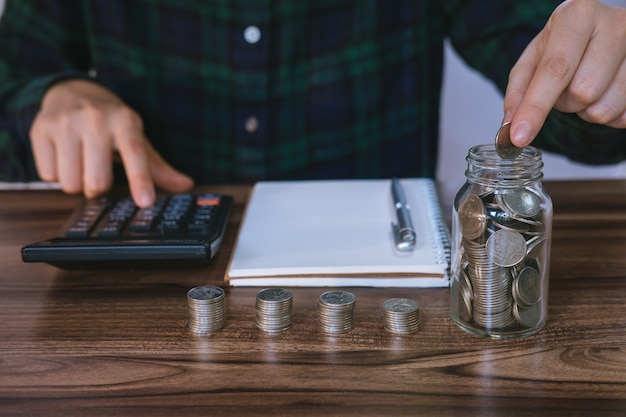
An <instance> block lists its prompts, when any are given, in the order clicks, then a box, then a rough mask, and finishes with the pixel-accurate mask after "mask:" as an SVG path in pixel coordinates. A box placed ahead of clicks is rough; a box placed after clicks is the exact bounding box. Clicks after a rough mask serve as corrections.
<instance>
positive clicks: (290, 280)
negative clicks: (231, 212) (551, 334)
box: [226, 178, 450, 287]
mask: <svg viewBox="0 0 626 417" xmlns="http://www.w3.org/2000/svg"><path fill="white" fill-rule="evenodd" d="M400 182H401V184H402V186H403V188H404V192H405V195H406V198H407V200H408V203H409V204H410V207H411V217H412V220H413V225H414V227H415V230H416V232H417V242H416V246H415V249H414V250H413V251H410V252H401V251H399V250H398V249H396V247H395V244H394V238H393V232H392V227H391V223H392V222H394V223H395V222H396V214H395V211H394V208H393V201H392V197H391V180H322V181H276V182H274V181H271V182H269V181H268V182H259V183H257V184H255V186H254V189H253V191H252V194H251V196H250V200H249V202H248V206H247V208H246V211H245V214H244V218H243V222H242V225H241V228H240V230H239V235H238V237H237V243H236V246H235V250H234V252H233V255H232V258H231V260H230V264H229V267H228V269H227V272H226V280H227V281H229V283H230V285H233V286H263V287H267V286H310V287H318V286H369V287H445V286H448V283H449V280H448V271H449V258H450V256H449V248H450V245H449V233H448V229H447V227H446V225H445V222H444V220H443V215H442V210H441V205H440V204H439V199H438V196H437V192H436V188H435V185H434V182H433V181H432V180H430V179H425V178H411V179H402V180H401V181H400Z"/></svg>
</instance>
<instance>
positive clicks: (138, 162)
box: [114, 123, 155, 207]
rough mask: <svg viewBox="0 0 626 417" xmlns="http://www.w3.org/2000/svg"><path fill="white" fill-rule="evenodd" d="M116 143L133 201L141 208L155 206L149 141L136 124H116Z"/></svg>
mask: <svg viewBox="0 0 626 417" xmlns="http://www.w3.org/2000/svg"><path fill="white" fill-rule="evenodd" d="M114 141H115V144H116V147H117V150H118V152H119V155H120V158H121V159H122V163H123V165H124V169H125V171H126V176H127V178H128V185H129V187H130V193H131V195H132V196H133V200H134V201H135V203H136V204H137V205H138V206H139V207H149V206H151V205H152V204H154V199H155V191H154V182H153V181H152V176H151V175H150V166H149V162H148V159H149V158H148V151H147V147H146V143H147V140H146V138H145V137H144V134H143V130H142V129H141V128H140V125H139V126H138V125H137V124H135V123H119V124H116V128H115V130H114Z"/></svg>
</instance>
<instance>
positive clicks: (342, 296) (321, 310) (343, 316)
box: [317, 291, 356, 333]
mask: <svg viewBox="0 0 626 417" xmlns="http://www.w3.org/2000/svg"><path fill="white" fill-rule="evenodd" d="M355 305H356V296H355V295H354V294H352V293H350V292H347V291H327V292H325V293H323V294H322V295H320V299H319V302H318V304H317V318H318V326H319V328H320V330H321V331H322V332H324V333H346V332H348V331H350V330H352V327H353V322H354V307H355Z"/></svg>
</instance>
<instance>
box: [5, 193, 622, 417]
mask: <svg viewBox="0 0 626 417" xmlns="http://www.w3.org/2000/svg"><path fill="white" fill-rule="evenodd" d="M546 188H547V189H548V191H549V193H550V194H551V196H552V198H553V201H554V207H555V209H554V212H555V215H554V233H553V246H552V265H551V281H550V298H549V318H548V323H547V325H546V327H545V328H544V329H543V330H542V331H540V332H539V333H538V334H536V335H534V336H531V337H527V338H523V339H514V340H504V341H503V340H490V339H482V338H478V337H476V336H472V335H470V334H467V333H465V332H463V331H461V330H460V329H459V328H458V327H457V326H456V325H454V324H453V323H452V321H451V320H450V319H449V317H448V298H449V290H448V289H371V288H355V289H351V291H352V292H354V293H355V294H356V295H357V297H358V302H357V307H356V311H355V328H354V329H353V330H352V331H351V332H349V333H347V334H343V335H339V336H327V335H324V334H322V333H320V332H319V331H318V330H317V325H316V319H315V311H316V310H315V309H316V302H317V299H318V297H319V295H320V294H321V292H323V289H321V288H301V289H293V292H294V320H295V324H294V326H293V327H292V328H291V329H290V330H288V331H286V332H283V333H279V334H275V335H270V334H265V333H263V332H262V331H260V330H259V329H258V328H257V327H255V325H254V316H255V306H254V305H255V296H256V293H257V291H258V290H259V289H258V288H234V289H233V288H227V289H226V292H227V303H228V321H227V324H226V326H225V327H224V329H223V330H221V331H220V332H217V333H215V334H212V335H210V336H205V337H197V336H194V335H192V334H190V332H189V331H188V330H187V329H186V322H187V316H188V312H187V305H186V302H187V301H186V293H187V291H188V290H189V289H190V288H191V287H194V286H197V285H204V284H213V285H223V281H222V278H223V275H224V272H225V269H226V265H227V262H228V259H229V256H230V254H231V250H232V246H233V242H234V239H235V235H236V231H237V226H238V224H239V221H240V220H241V214H242V210H243V206H244V202H245V199H246V197H247V192H248V188H247V187H226V188H212V189H213V190H217V191H222V192H229V193H232V194H233V195H234V196H235V197H236V206H235V210H234V213H233V215H232V218H231V224H230V225H229V230H228V235H227V238H226V241H225V244H224V246H223V248H222V250H221V252H220V253H219V255H218V256H217V258H216V259H215V260H214V261H213V262H212V263H211V264H210V265H209V266H206V267H196V268H191V269H170V270H163V269H154V270H126V271H110V270H92V271H72V272H67V271H62V270H59V269H56V268H54V267H51V266H48V265H45V264H25V263H22V261H21V258H20V248H21V246H22V245H24V244H27V243H30V242H33V241H36V240H41V239H43V238H47V237H49V236H50V235H52V234H53V233H54V232H55V231H56V230H57V229H58V228H59V226H60V225H61V223H62V222H63V220H64V219H65V218H66V217H67V216H68V214H69V213H70V212H71V210H72V209H73V208H75V206H76V205H77V204H78V202H79V197H76V196H67V195H63V194H62V193H60V192H58V191H2V192H0V236H1V237H2V239H1V242H0V259H1V260H2V264H1V266H0V414H1V415H11V416H21V415H23V416H37V415H62V416H71V415H96V416H113V415H115V416H118V415H120V416H132V415H142V416H174V415H198V416H206V415H211V416H219V415H237V416H246V415H266V414H270V415H298V416H308V415H324V416H334V415H337V416H366V415H392V416H401V415H421V416H426V415H440V416H478V415H479V416H518V415H519V416H557V415H567V416H583V415H584V416H626V181H598V182H553V183H547V184H546ZM394 296H406V297H410V298H413V299H414V300H416V301H418V302H419V303H420V307H421V317H422V320H423V327H422V330H421V331H420V332H418V333H416V334H413V335H410V336H395V335H392V334H390V333H388V332H387V331H385V330H384V329H383V326H382V320H381V314H382V313H381V310H380V305H381V303H382V301H384V300H385V299H387V298H390V297H394Z"/></svg>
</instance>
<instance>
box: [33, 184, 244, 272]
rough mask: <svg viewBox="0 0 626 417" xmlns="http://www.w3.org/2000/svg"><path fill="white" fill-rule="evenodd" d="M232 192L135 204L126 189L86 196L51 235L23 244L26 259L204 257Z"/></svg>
mask: <svg viewBox="0 0 626 417" xmlns="http://www.w3.org/2000/svg"><path fill="white" fill-rule="evenodd" d="M232 203H233V199H232V196H229V195H223V194H217V193H195V194H194V193H189V194H160V195H157V198H156V202H155V204H154V205H153V206H152V207H149V208H139V207H138V206H136V205H135V203H134V202H133V200H132V198H131V197H130V195H129V194H127V195H118V196H115V195H108V196H103V197H98V198H94V199H87V200H84V202H83V203H82V204H81V206H80V207H78V208H77V210H76V211H75V212H74V213H73V214H72V215H71V216H70V217H69V219H68V220H67V222H66V223H65V224H64V225H63V226H62V227H61V229H60V230H59V232H58V233H57V234H56V235H55V236H54V237H52V238H50V239H48V240H44V241H41V242H36V243H32V244H30V245H27V246H25V247H23V248H22V260H23V261H24V262H46V263H49V264H52V265H56V266H58V267H61V268H68V269H71V268H76V267H89V266H93V267H96V266H120V265H124V266H127V265H130V266H133V265H136V266H143V265H156V264H163V263H167V264H174V263H175V264H176V265H180V264H181V263H185V262H188V263H194V264H195V263H197V262H196V261H208V260H210V259H211V258H213V256H215V254H216V253H217V251H218V249H219V248H220V246H221V244H222V240H223V238H224V233H225V231H226V225H227V224H228V218H229V215H230V209H231V207H232Z"/></svg>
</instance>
